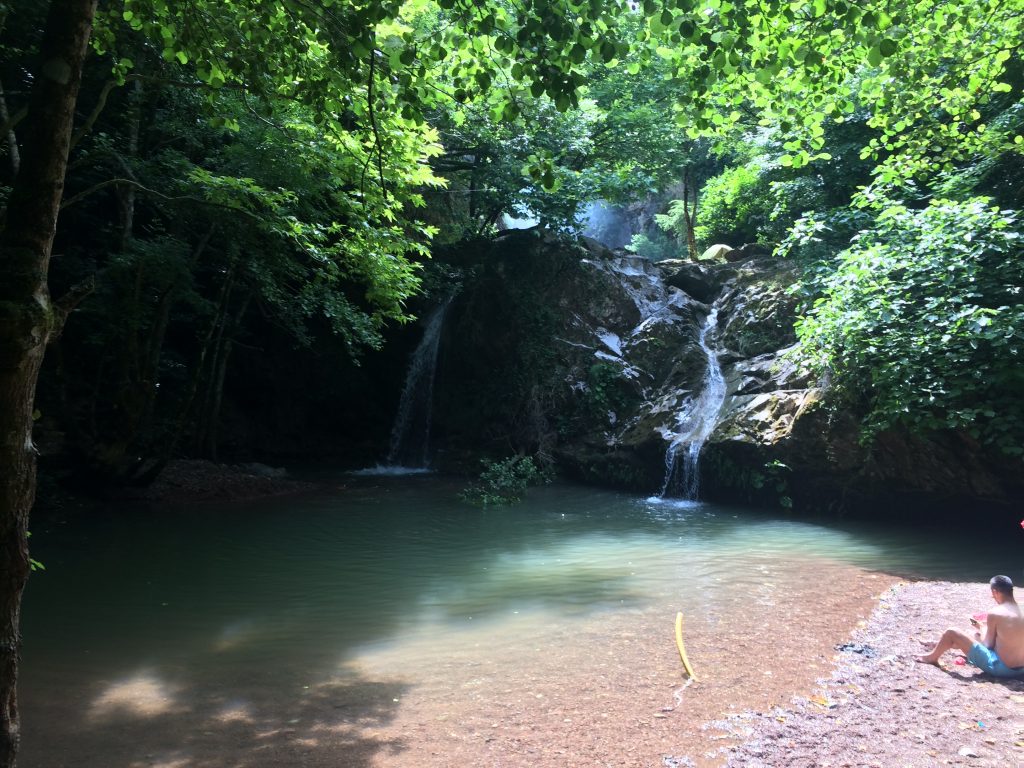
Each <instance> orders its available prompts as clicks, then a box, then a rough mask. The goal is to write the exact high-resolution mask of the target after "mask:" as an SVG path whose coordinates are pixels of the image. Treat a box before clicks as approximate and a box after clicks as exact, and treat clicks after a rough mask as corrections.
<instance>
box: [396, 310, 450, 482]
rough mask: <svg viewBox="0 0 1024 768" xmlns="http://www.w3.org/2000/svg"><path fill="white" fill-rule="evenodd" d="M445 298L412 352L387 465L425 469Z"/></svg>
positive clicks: (433, 313)
mask: <svg viewBox="0 0 1024 768" xmlns="http://www.w3.org/2000/svg"><path fill="white" fill-rule="evenodd" d="M451 301H452V297H450V296H449V297H448V298H447V299H445V301H444V302H443V303H442V304H440V305H439V306H438V307H437V308H436V309H434V311H433V312H431V314H430V316H429V317H428V318H427V322H426V326H425V328H424V330H423V338H422V339H420V343H419V345H418V346H417V347H416V349H415V351H414V352H413V353H412V357H411V358H410V361H409V368H408V370H407V371H406V374H405V386H404V388H403V389H402V398H401V400H400V401H399V403H398V411H397V412H396V414H395V422H394V425H393V426H392V427H391V445H390V447H389V449H388V458H387V465H388V466H390V467H405V468H410V469H427V468H428V467H429V464H430V453H429V451H430V418H431V413H432V411H433V404H434V374H435V373H436V371H437V353H438V349H439V348H440V345H441V328H442V326H443V325H444V316H445V313H446V312H447V310H448V305H449V304H451Z"/></svg>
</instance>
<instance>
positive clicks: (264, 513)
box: [19, 476, 1019, 768]
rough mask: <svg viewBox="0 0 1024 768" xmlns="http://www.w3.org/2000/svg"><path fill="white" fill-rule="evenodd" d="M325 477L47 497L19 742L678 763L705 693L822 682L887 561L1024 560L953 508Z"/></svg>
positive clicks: (1013, 564)
mask: <svg viewBox="0 0 1024 768" xmlns="http://www.w3.org/2000/svg"><path fill="white" fill-rule="evenodd" d="M335 484H336V485H337V486H338V488H337V490H336V491H335V492H324V493H318V494H314V495H307V496H302V497H293V498H286V499H273V500H265V501H260V502H255V503H253V502H248V503H240V504H231V505H213V504H204V505H194V506H191V507H180V508H179V507H163V508H159V509H157V510H149V509H138V508H127V507H119V508H110V509H106V510H103V511H101V512H100V513H99V514H90V515H89V516H77V517H69V518H67V519H64V520H37V521H35V522H34V524H33V527H34V536H33V540H32V543H33V555H34V556H35V557H36V558H37V559H39V560H41V561H43V562H44V563H45V565H46V571H44V572H40V573H37V574H35V575H34V576H33V578H32V580H31V581H30V585H29V588H28V590H27V592H26V602H25V608H24V615H23V630H24V638H25V649H24V653H23V666H22V675H21V681H20V692H21V702H22V717H23V723H24V725H23V730H24V738H23V747H22V753H21V760H20V761H19V765H21V766H22V767H23V768H25V767H26V766H27V767H28V768H44V767H45V768H51V767H54V766H161V767H162V768H207V767H208V766H239V767H240V766H257V765H261V766H262V765H313V766H320V765H324V766H327V765H332V766H405V765H417V766H424V765H437V766H442V765H471V764H477V765H496V766H497V765H510V766H512V765H515V766H518V765H531V766H540V765H545V764H546V763H545V761H550V764H552V765H555V764H559V763H560V764H563V765H573V764H597V765H602V764H607V765H623V766H627V765H628V766H632V765H647V764H651V765H662V764H664V763H663V762H659V761H663V760H664V759H665V756H666V755H671V754H679V753H680V750H683V749H686V748H688V747H689V746H692V744H693V741H692V738H690V737H688V738H690V740H689V741H687V740H686V739H684V738H683V735H685V733H689V731H687V729H688V728H689V729H691V730H692V728H693V726H694V723H696V722H697V721H698V720H701V718H704V719H705V720H706V719H708V718H710V717H716V716H720V715H721V714H723V713H725V712H728V711H732V710H734V709H735V708H736V707H738V706H767V705H771V704H772V703H778V702H779V700H780V699H779V697H782V699H781V700H783V701H784V700H785V697H787V696H791V695H793V693H795V692H799V691H800V690H805V691H806V690H809V688H808V686H810V685H812V684H813V680H814V674H820V673H824V672H825V671H826V670H827V666H828V664H827V662H828V659H827V654H825V652H827V651H828V649H829V648H830V647H831V644H832V643H834V642H836V641H839V640H841V639H842V638H843V637H844V636H845V633H847V632H848V630H849V629H850V628H851V627H852V625H853V622H854V621H855V619H856V616H857V614H858V612H860V613H861V614H863V612H864V611H865V610H870V604H871V603H870V599H871V597H872V596H873V594H877V592H878V591H879V590H880V589H882V588H884V587H885V586H887V585H888V584H889V583H891V581H892V578H891V577H890V575H892V574H896V575H898V576H901V577H907V578H913V577H922V578H928V579H948V580H976V581H982V580H985V579H987V578H988V577H989V576H991V575H992V574H993V573H995V572H1008V573H1011V575H1015V576H1016V575H1019V574H1017V573H1015V569H1016V570H1019V563H1018V559H1017V556H1016V553H1015V551H1014V550H1015V549H1019V547H1014V546H1012V544H1013V543H1014V542H1013V541H1012V539H1011V538H1010V537H1008V536H995V537H993V540H990V541H981V540H979V539H978V538H977V537H976V536H975V534H974V532H971V535H970V536H967V535H962V534H961V533H959V532H958V531H957V530H951V529H950V528H949V527H948V524H947V527H945V528H938V527H924V526H915V527H906V528H900V527H894V526H882V525H878V524H874V525H864V524H857V523H841V524H824V523H815V522H805V521H798V520H794V519H791V518H788V517H786V516H784V515H773V514H766V513H764V512H758V511H755V510H749V509H742V508H731V507H721V506H715V505H705V504H697V505H692V504H681V503H671V502H662V501H657V500H646V499H642V498H637V497H632V496H629V495H624V494H619V493H612V492H608V491H601V490H595V489H591V488H584V487H579V486H572V485H554V486H550V487H545V488H540V489H536V490H533V491H531V493H530V496H529V498H528V500H527V501H526V502H524V503H523V504H521V505H518V506H515V507H510V508H501V509H488V510H480V509H476V508H473V507H469V506H467V505H465V504H462V503H461V502H459V501H458V500H457V499H456V494H457V492H458V490H459V486H458V485H456V484H453V483H451V482H448V481H446V480H444V479H439V478H435V477H430V476H421V477H393V478H345V479H339V480H337V482H336V483H335ZM676 611H682V612H683V613H684V615H685V616H686V628H687V629H686V631H687V638H688V639H687V645H688V646H689V649H690V656H691V660H692V661H693V662H694V666H695V667H696V668H697V673H698V676H699V677H700V676H703V677H705V681H702V682H701V684H700V685H698V686H693V687H692V688H689V689H686V690H682V691H681V690H680V689H681V682H682V678H681V676H680V673H679V663H678V657H677V656H675V646H674V642H673V641H672V622H673V620H674V617H675V612H676ZM779 633H792V634H793V635H794V636H801V637H802V636H803V635H806V636H807V638H809V639H808V640H806V644H802V643H805V641H804V640H802V639H793V638H790V639H789V640H787V641H786V643H785V644H783V645H784V648H785V650H784V651H782V650H779V648H780V645H779V638H778V637H777V635H778V634H779ZM801 654H804V655H806V656H807V657H808V658H810V659H811V660H810V661H807V660H806V659H804V658H801ZM823 654H825V655H823ZM752 668H753V670H752ZM702 672H703V675H702ZM700 686H703V688H701V687H700ZM688 707H689V708H691V709H690V710H687V708H688ZM684 711H686V717H685V721H686V722H685V727H683V723H681V722H680V721H678V720H676V721H673V718H679V717H680V714H681V713H683V712H684ZM638 723H640V724H638ZM595 731H600V733H601V734H602V738H600V739H596V738H595V739H594V742H593V743H592V744H588V743H584V742H585V741H586V739H587V735H588V734H593V733H595ZM606 742H607V743H606ZM608 743H615V744H620V745H621V750H622V751H621V754H610V753H609V746H608ZM705 746H706V745H705ZM705 751H706V750H705ZM627 755H634V757H627ZM695 759H697V762H698V764H699V762H700V759H699V757H698V758H695ZM707 759H709V760H710V758H707ZM601 760H606V762H601ZM709 764H710V763H709Z"/></svg>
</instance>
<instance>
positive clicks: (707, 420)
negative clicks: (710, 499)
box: [659, 302, 726, 501]
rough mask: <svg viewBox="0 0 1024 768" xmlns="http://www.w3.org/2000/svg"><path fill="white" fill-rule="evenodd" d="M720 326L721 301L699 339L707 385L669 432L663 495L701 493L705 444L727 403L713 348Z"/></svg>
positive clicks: (694, 496) (695, 495)
mask: <svg viewBox="0 0 1024 768" xmlns="http://www.w3.org/2000/svg"><path fill="white" fill-rule="evenodd" d="M717 326H718V303H717V302H716V303H714V304H712V306H711V311H710V312H708V316H707V319H706V320H705V321H704V326H703V327H702V328H701V330H700V337H699V339H698V341H699V344H700V348H701V350H702V351H703V352H704V355H705V356H706V358H707V370H706V371H705V373H704V380H703V387H702V389H701V391H700V393H699V394H696V396H693V397H690V398H687V400H686V403H685V404H684V406H683V408H682V410H680V411H679V413H678V415H677V416H676V425H675V429H674V430H673V431H672V432H671V433H670V434H666V437H667V438H668V439H669V446H668V450H667V451H666V452H665V482H664V483H663V485H662V488H661V493H660V494H659V495H660V496H661V497H662V498H665V497H668V496H673V497H676V496H678V497H681V498H683V499H684V500H687V501H696V500H697V499H698V498H699V493H700V453H701V450H702V449H703V448H704V443H705V441H706V440H707V439H708V437H709V436H710V435H711V433H712V432H713V431H714V429H715V425H716V424H717V423H718V414H719V412H720V411H721V409H722V403H724V402H725V390H726V387H725V377H724V376H723V375H722V366H721V365H719V362H718V353H717V352H716V351H715V349H714V348H713V346H712V344H713V338H714V334H715V332H716V331H717Z"/></svg>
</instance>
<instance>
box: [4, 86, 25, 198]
mask: <svg viewBox="0 0 1024 768" xmlns="http://www.w3.org/2000/svg"><path fill="white" fill-rule="evenodd" d="M10 117H11V116H10V114H8V112H7V98H6V97H5V96H4V89H3V85H2V84H0V120H2V121H3V122H4V123H6V122H7V121H8V120H10ZM0 138H2V139H4V140H6V141H7V158H8V160H9V161H10V169H9V170H10V176H9V177H8V178H10V179H13V178H15V177H16V176H17V175H18V168H20V167H21V155H19V154H18V137H17V136H16V135H15V133H14V129H13V128H11V129H9V130H8V131H7V135H6V136H3V137H0Z"/></svg>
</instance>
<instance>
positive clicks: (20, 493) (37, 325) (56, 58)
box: [0, 0, 96, 768]
mask: <svg viewBox="0 0 1024 768" xmlns="http://www.w3.org/2000/svg"><path fill="white" fill-rule="evenodd" d="M95 11H96V0H53V2H51V3H50V11H49V16H48V18H47V22H46V30H45V33H44V36H43V43H42V49H41V54H42V55H41V62H42V64H41V66H40V71H39V73H38V75H37V77H36V80H35V85H34V87H33V91H32V97H31V102H30V104H29V115H28V117H27V118H26V126H25V131H24V133H23V135H24V137H25V143H24V146H23V151H22V155H21V168H20V169H19V173H18V177H17V178H16V179H15V182H14V187H13V189H12V191H11V197H10V200H9V202H8V205H7V219H6V225H5V227H4V229H3V231H2V232H0V275H2V276H3V277H2V279H0V468H2V469H0V768H13V766H14V764H15V759H16V757H17V750H18V742H19V736H20V730H21V729H20V722H19V719H18V699H17V680H18V656H19V652H20V647H21V632H20V627H19V623H20V622H19V619H20V614H21V596H22V592H23V591H24V588H25V582H26V580H27V579H28V574H29V557H28V541H27V530H28V516H29V511H30V510H31V508H32V503H33V502H34V500H35V485H36V462H35V451H34V449H33V447H32V408H33V401H34V399H35V391H36V380H37V378H38V376H39V366H40V364H41V363H42V359H43V352H44V350H45V349H46V344H47V342H48V341H49V339H50V338H51V336H52V335H53V334H54V333H56V332H58V331H59V329H58V328H57V323H58V321H59V319H60V315H61V313H60V311H59V309H58V308H57V307H55V306H54V305H53V304H52V303H51V301H50V295H49V290H48V288H47V282H46V276H47V269H48V267H49V261H50V253H51V250H52V248H53V238H54V233H55V231H56V226H57V212H58V210H59V208H60V200H61V196H62V195H63V192H64V174H65V171H66V169H67V160H68V148H69V146H70V142H71V133H72V128H73V125H74V114H75V102H76V101H77V99H78V87H79V84H80V82H81V77H82V65H83V62H84V61H85V55H86V51H87V48H88V42H89V35H90V34H91V32H92V19H93V14H94V13H95Z"/></svg>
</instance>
